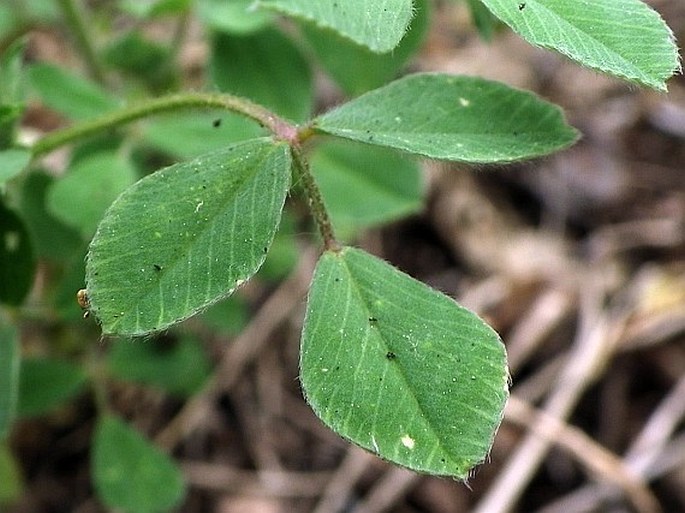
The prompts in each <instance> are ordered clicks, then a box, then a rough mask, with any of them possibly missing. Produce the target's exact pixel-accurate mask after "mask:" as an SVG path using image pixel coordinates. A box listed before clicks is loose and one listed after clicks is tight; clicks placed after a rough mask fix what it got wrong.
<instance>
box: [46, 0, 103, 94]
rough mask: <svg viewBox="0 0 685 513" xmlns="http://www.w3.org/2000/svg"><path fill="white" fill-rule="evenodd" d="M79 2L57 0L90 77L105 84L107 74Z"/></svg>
mask: <svg viewBox="0 0 685 513" xmlns="http://www.w3.org/2000/svg"><path fill="white" fill-rule="evenodd" d="M77 1H78V0H57V3H58V4H59V6H60V8H61V9H62V14H63V15H64V19H65V20H66V22H67V25H68V26H69V29H70V30H71V32H72V35H73V36H74V38H75V39H76V44H77V45H78V46H79V48H80V50H81V53H82V54H83V58H84V60H85V62H86V66H87V67H88V72H89V73H90V76H91V77H92V78H93V79H95V80H97V81H98V82H99V83H101V84H102V83H104V81H105V73H104V71H103V69H102V64H101V63H100V60H99V59H98V57H97V53H96V51H95V45H94V44H93V41H92V38H91V35H90V32H89V31H88V28H87V23H86V21H85V20H84V18H83V6H82V5H76V2H77Z"/></svg>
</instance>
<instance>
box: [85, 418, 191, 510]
mask: <svg viewBox="0 0 685 513" xmlns="http://www.w3.org/2000/svg"><path fill="white" fill-rule="evenodd" d="M91 472H92V474H93V482H94V484H95V489H96V490H97V492H98V495H99V496H100V498H101V499H102V500H103V502H104V503H105V504H106V505H108V506H109V507H111V508H116V509H121V510H122V511H125V512H127V513H161V512H163V511H169V509H171V508H172V507H173V506H175V505H177V504H178V503H179V502H180V501H181V500H182V499H183V497H184V495H185V483H184V481H183V476H182V475H181V472H180V470H179V469H178V467H176V465H175V464H174V463H173V461H172V460H171V459H170V458H169V457H168V456H167V455H166V454H164V453H162V452H161V451H160V450H159V449H157V448H156V447H155V446H153V445H152V444H150V442H148V441H147V440H146V439H145V438H143V436H142V435H140V433H138V432H137V431H135V430H134V429H132V428H131V427H129V426H128V425H127V424H125V423H124V422H123V421H121V420H120V419H118V418H116V417H114V416H111V415H105V416H103V417H102V418H101V419H100V420H99V421H98V424H97V427H96V431H95V438H94V440H93V451H92V470H91Z"/></svg>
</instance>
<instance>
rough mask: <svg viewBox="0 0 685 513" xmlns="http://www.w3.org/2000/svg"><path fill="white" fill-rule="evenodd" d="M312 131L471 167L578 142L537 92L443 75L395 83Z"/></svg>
mask: <svg viewBox="0 0 685 513" xmlns="http://www.w3.org/2000/svg"><path fill="white" fill-rule="evenodd" d="M313 126H314V128H315V129H317V130H319V131H321V132H325V133H329V134H331V135H337V136H339V137H344V138H347V139H353V140H356V141H361V142H366V143H369V144H377V145H379V146H389V147H391V148H396V149H399V150H404V151H408V152H410V153H416V154H419V155H424V156H427V157H431V158H437V159H445V160H455V161H462V162H471V163H496V162H511V161H515V160H521V159H526V158H533V157H538V156H542V155H546V154H549V153H552V152H554V151H558V150H560V149H563V148H565V147H567V146H569V145H571V144H572V143H573V142H574V141H575V140H576V139H577V137H578V133H577V131H576V130H575V129H573V128H572V127H570V126H569V125H567V124H566V122H565V120H564V117H563V113H562V111H561V109H560V108H559V107H557V106H556V105H553V104H551V103H548V102H546V101H544V100H541V99H540V98H538V97H537V96H535V95H534V94H533V93H530V92H528V91H521V90H517V89H514V88H512V87H509V86H506V85H504V84H501V83H498V82H492V81H489V80H484V79H482V78H477V77H466V76H451V75H444V74H439V73H418V74H415V75H409V76H406V77H404V78H401V79H399V80H396V81H395V82H392V83H390V84H388V85H387V86H384V87H381V88H380V89H376V90H374V91H371V92H368V93H366V94H364V95H362V96H360V97H358V98H356V99H354V100H352V101H350V102H348V103H346V104H343V105H341V106H340V107H338V108H337V109H334V110H332V111H330V112H328V113H325V114H323V115H322V116H320V117H318V118H316V119H315V121H314V125H313Z"/></svg>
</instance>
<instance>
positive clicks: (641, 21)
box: [482, 0, 680, 91]
mask: <svg viewBox="0 0 685 513" xmlns="http://www.w3.org/2000/svg"><path fill="white" fill-rule="evenodd" d="M482 2H483V3H484V4H485V5H486V6H487V7H488V9H490V10H491V11H492V12H493V14H495V16H497V17H498V18H500V19H501V20H502V21H503V22H504V23H506V24H507V25H509V26H510V27H511V28H512V29H513V30H514V31H515V32H517V33H518V34H519V35H520V36H521V37H523V38H524V39H525V40H526V41H528V42H529V43H532V44H534V45H537V46H541V47H543V48H548V49H552V50H556V51H558V52H559V53H562V54H563V55H566V56H567V57H569V58H571V59H573V60H575V61H577V62H579V63H580V64H582V65H583V66H587V67H589V68H592V69H595V70H599V71H603V72H605V73H610V74H612V75H615V76H617V77H620V78H624V79H626V80H630V81H632V82H637V83H640V84H643V85H646V86H648V87H652V88H654V89H657V90H659V91H665V90H666V80H667V79H668V78H670V77H671V76H672V75H673V74H674V73H675V72H677V71H678V70H679V69H680V64H679V58H678V48H677V46H676V45H675V40H674V38H673V33H672V32H671V29H669V28H668V26H667V25H666V23H664V21H663V20H662V19H661V17H660V16H659V14H658V13H657V12H655V11H654V10H652V9H651V8H650V7H649V6H648V5H647V4H645V3H644V2H642V1H640V0H583V1H582V2H581V1H579V0H575V1H572V0H522V1H520V2H515V1H513V0H482Z"/></svg>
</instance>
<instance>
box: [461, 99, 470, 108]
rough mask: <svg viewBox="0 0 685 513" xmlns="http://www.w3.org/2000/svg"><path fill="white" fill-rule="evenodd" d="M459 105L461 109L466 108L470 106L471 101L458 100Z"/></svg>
mask: <svg viewBox="0 0 685 513" xmlns="http://www.w3.org/2000/svg"><path fill="white" fill-rule="evenodd" d="M459 105H461V106H462V107H468V106H469V105H471V100H467V99H466V98H459Z"/></svg>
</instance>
